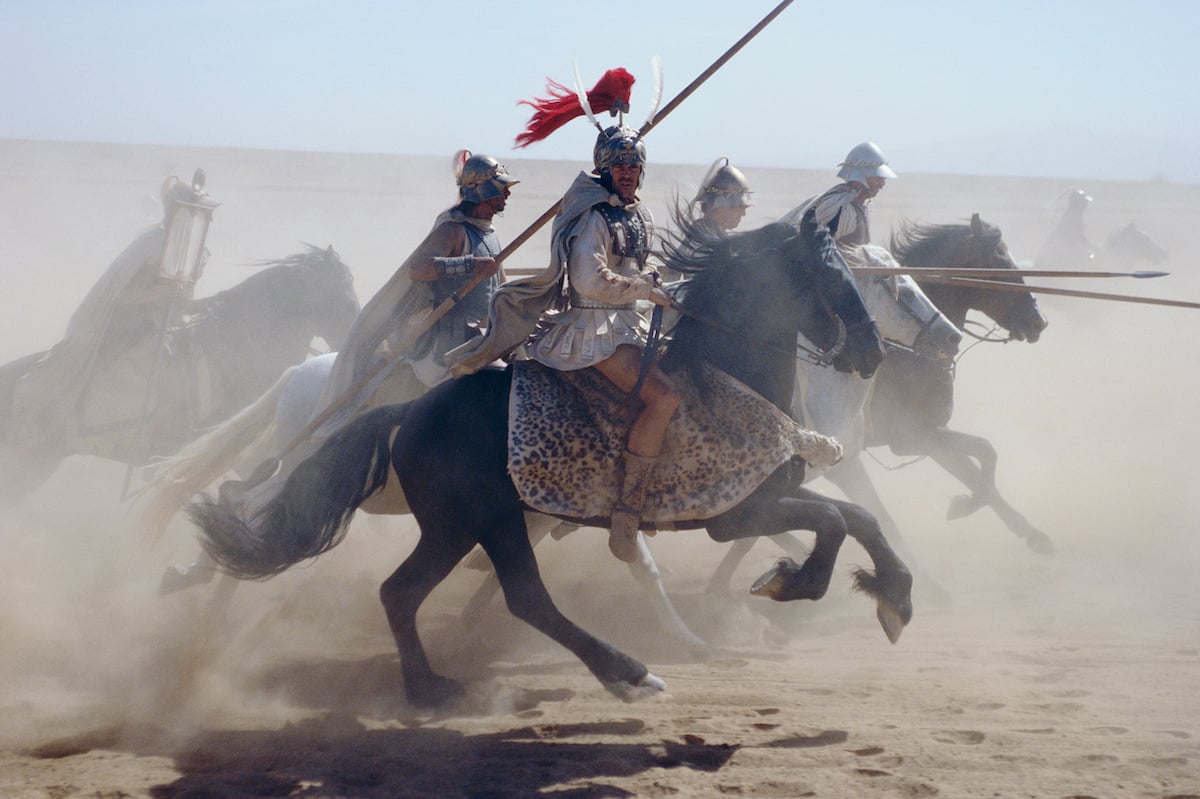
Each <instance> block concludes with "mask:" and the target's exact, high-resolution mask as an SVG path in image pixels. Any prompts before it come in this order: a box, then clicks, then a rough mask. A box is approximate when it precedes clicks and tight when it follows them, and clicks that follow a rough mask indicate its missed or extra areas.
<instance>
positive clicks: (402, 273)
mask: <svg viewBox="0 0 1200 799" xmlns="http://www.w3.org/2000/svg"><path fill="white" fill-rule="evenodd" d="M453 168H454V176H455V182H456V183H457V184H458V202H457V203H456V204H455V205H453V206H452V207H450V208H448V209H446V210H445V211H442V212H441V213H440V214H438V217H437V219H436V220H435V221H434V223H433V229H432V230H431V231H430V232H429V234H428V235H427V236H426V237H425V239H424V241H422V242H421V243H420V244H419V245H417V248H416V249H415V250H413V252H412V254H411V255H409V257H408V258H407V260H405V262H404V263H403V264H401V265H400V268H399V269H397V270H396V273H395V274H394V275H392V277H391V279H390V280H388V282H387V283H386V284H385V285H384V286H383V288H381V289H380V290H379V291H378V292H376V293H375V296H373V297H372V298H371V300H370V301H369V302H368V303H367V304H366V305H365V306H364V307H363V310H362V312H361V313H360V314H359V315H358V318H357V319H356V320H355V322H354V327H353V328H352V329H351V331H350V335H349V337H348V339H347V342H346V345H345V346H344V347H343V348H342V351H341V352H340V353H339V354H338V357H337V360H336V362H335V363H334V366H333V372H332V374H331V375H330V379H329V382H328V384H327V387H326V390H325V394H324V401H323V402H322V404H323V405H324V404H325V403H327V402H330V401H333V400H334V399H335V398H337V397H339V396H341V395H342V394H343V392H345V391H346V390H347V389H348V388H350V386H351V385H353V384H354V383H355V381H357V380H359V379H361V378H362V377H363V375H365V374H366V373H367V372H368V371H369V370H370V369H371V367H372V364H373V363H374V362H376V358H377V356H378V355H379V350H380V347H381V345H383V344H384V342H385V341H387V342H388V343H389V344H391V346H392V347H395V346H397V342H401V341H409V342H412V343H411V344H410V345H409V346H408V347H407V349H406V351H405V352H404V355H405V356H406V358H407V361H408V364H409V365H410V366H411V367H412V373H413V374H414V375H415V376H416V377H417V379H418V380H419V381H420V382H419V383H413V385H405V386H397V387H396V391H398V393H399V395H398V396H389V397H388V401H393V402H399V401H404V400H409V399H412V398H413V396H414V395H416V394H420V393H423V392H424V391H425V389H426V388H428V387H432V386H435V385H437V384H438V383H440V382H442V381H443V380H445V379H446V378H447V377H449V376H450V374H449V371H448V368H447V365H446V361H445V360H444V358H445V354H446V352H447V351H448V350H450V349H452V348H453V347H456V346H458V345H459V344H462V343H463V342H465V341H468V340H470V339H472V338H475V337H477V336H478V335H479V324H480V322H481V321H483V320H484V319H486V317H487V310H488V305H489V303H490V302H491V298H492V294H493V292H494V291H495V290H496V288H497V287H498V286H499V285H500V283H501V282H502V280H503V273H502V271H501V269H500V264H499V262H498V261H497V260H496V256H497V255H499V254H500V249H501V248H500V239H499V238H498V237H497V235H496V231H495V229H494V228H493V227H492V219H493V218H494V217H495V216H496V214H499V213H500V212H502V211H503V210H504V207H505V205H506V204H507V202H508V197H509V194H510V193H511V191H512V187H513V186H515V185H516V184H517V183H519V182H520V181H518V180H516V179H514V178H513V177H512V176H511V175H510V174H509V173H508V170H507V169H506V168H505V167H504V165H503V164H501V163H499V162H498V161H497V160H496V159H495V158H492V157H490V156H487V155H483V154H481V153H475V154H473V153H472V152H471V151H470V150H459V151H458V152H457V153H455V155H454V160H453ZM476 278H477V279H479V282H478V284H477V285H476V286H475V287H474V288H472V289H471V290H470V291H469V292H467V294H466V295H465V296H463V297H461V298H459V299H458V302H457V303H456V304H455V305H454V306H453V307H452V308H451V310H450V311H449V312H447V313H446V314H445V315H444V316H442V317H441V318H440V319H439V320H438V321H437V322H436V323H435V324H434V325H433V327H431V328H430V329H428V330H427V331H425V332H424V333H423V334H421V335H420V336H419V337H417V338H416V340H415V341H412V336H410V335H406V334H407V333H408V332H409V330H411V329H412V328H413V327H414V326H415V325H419V324H420V323H421V322H422V320H423V319H424V317H425V315H426V314H427V313H428V312H429V311H430V310H431V309H433V308H435V307H437V306H438V305H440V304H441V303H443V302H444V301H445V300H446V299H448V298H450V297H452V296H454V294H455V292H456V291H458V290H459V289H460V288H462V287H463V286H464V285H465V284H467V283H468V282H470V281H472V280H473V279H476ZM400 346H403V345H402V344H401V345H400ZM409 382H410V383H412V382H413V381H411V380H410V381H409ZM374 388H377V386H374V384H373V389H374ZM371 393H374V391H373V390H372V392H370V393H366V394H364V395H361V396H360V397H359V401H358V402H353V403H347V405H348V406H353V407H347V408H346V413H343V414H340V415H339V416H338V417H337V418H338V419H341V420H346V419H347V416H348V413H349V412H350V411H357V410H359V409H360V406H361V405H362V403H363V402H365V401H370V402H372V404H377V400H376V399H374V398H372V397H371ZM381 393H382V392H381Z"/></svg>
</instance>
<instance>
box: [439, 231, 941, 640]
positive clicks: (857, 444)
mask: <svg viewBox="0 0 1200 799" xmlns="http://www.w3.org/2000/svg"><path fill="white" fill-rule="evenodd" d="M861 253H862V258H861V264H859V262H858V259H856V261H855V265H863V266H875V267H884V268H895V267H897V266H898V264H897V263H896V261H895V260H894V259H893V258H892V256H891V253H889V252H888V251H887V250H886V249H883V248H882V247H875V246H872V245H867V246H865V247H863V248H862V250H861ZM854 282H855V284H856V285H857V287H858V291H859V294H860V295H861V296H862V298H863V304H864V305H865V306H866V308H867V310H868V312H870V314H871V318H872V319H874V320H875V324H876V327H877V328H878V330H879V333H880V335H881V336H882V337H883V339H884V344H885V346H886V347H887V349H888V351H889V352H891V351H895V350H899V351H907V352H914V353H916V354H918V355H920V356H922V357H926V358H932V359H934V360H945V359H948V358H952V357H953V356H954V355H955V353H957V351H958V347H959V343H960V341H961V340H962V334H961V333H960V332H959V330H958V328H956V327H955V326H954V325H953V324H951V323H950V322H949V321H948V320H947V319H946V318H945V317H944V316H943V315H942V313H941V312H940V311H939V310H938V309H937V307H936V306H935V305H934V304H933V303H932V302H931V301H930V300H929V298H928V297H926V296H925V293H924V292H923V291H922V290H921V288H920V286H918V285H917V283H916V281H915V280H913V278H911V277H909V276H907V275H880V274H870V273H866V272H859V273H856V274H855V276H854ZM802 343H804V344H806V345H807V346H809V347H815V346H816V345H815V344H814V343H813V342H810V341H807V340H806V339H805V340H803V341H802ZM873 382H874V376H873V375H872V376H871V377H867V378H864V377H862V376H861V375H857V374H853V373H847V372H842V371H838V370H836V369H830V368H828V367H827V366H824V365H819V364H814V363H811V362H809V361H801V362H800V363H799V369H798V371H797V375H796V393H795V398H794V400H793V406H792V415H793V416H794V417H795V418H797V419H798V420H800V421H801V422H802V423H803V424H804V425H805V426H806V427H808V428H810V429H812V430H816V431H817V432H820V433H824V434H826V435H830V436H833V437H834V438H836V439H837V440H838V442H839V443H840V444H841V446H842V452H843V457H842V460H841V461H840V462H839V463H838V464H837V465H835V466H832V467H830V468H829V469H827V470H821V469H814V468H811V467H810V468H808V469H806V470H805V475H804V481H805V482H808V481H810V480H812V479H815V478H817V477H819V476H824V477H827V478H828V477H829V475H830V474H831V473H836V472H838V471H839V470H841V469H842V468H844V467H845V466H846V465H847V464H848V463H852V462H854V461H855V459H856V458H857V457H858V455H859V453H860V452H861V451H862V449H863V447H864V446H865V437H866V422H865V411H866V406H867V400H868V397H869V396H870V392H871V387H872V385H873ZM571 531H572V528H570V527H568V526H565V525H564V526H560V527H558V528H557V529H551V525H547V524H541V525H538V526H536V527H535V526H533V525H532V524H531V525H530V530H529V534H530V540H531V541H532V542H533V543H534V545H535V546H536V545H537V544H538V543H539V542H540V541H541V540H542V539H543V538H544V537H545V536H546V534H547V533H549V534H550V535H552V536H553V537H555V538H561V537H563V536H564V535H566V534H567V533H568V532H571ZM772 540H773V541H774V542H775V543H776V544H778V545H779V546H781V547H782V548H783V549H784V551H785V552H786V553H787V554H788V555H789V556H790V557H792V558H798V559H803V558H804V556H805V554H807V553H806V550H804V549H803V548H802V545H801V543H800V542H799V540H798V539H796V538H795V537H794V536H793V535H791V534H790V533H781V534H779V535H777V536H774V537H773V538H772ZM754 543H755V541H754V539H751V538H742V539H738V540H736V541H734V542H733V543H732V544H731V545H730V546H729V550H728V552H727V553H726V555H725V557H724V558H723V559H722V561H721V563H720V565H719V566H718V567H717V570H716V572H715V573H714V574H713V575H712V577H711V578H710V579H709V585H708V590H709V591H710V592H715V591H719V590H724V589H726V588H727V587H728V585H729V583H730V580H731V578H732V576H733V573H734V570H735V569H736V568H737V566H738V564H739V563H740V562H741V561H742V560H743V559H744V558H745V556H746V554H747V553H748V552H749V551H750V549H751V548H752V547H753V546H754ZM471 565H473V566H474V567H476V568H479V569H481V570H490V563H487V562H486V561H485V560H484V559H472V561H471ZM629 570H630V572H631V573H632V575H633V577H634V579H635V580H636V581H637V582H638V584H639V585H641V586H642V588H643V589H644V590H645V592H646V594H647V597H648V600H649V602H650V603H651V606H652V607H653V608H654V610H655V613H656V615H657V617H658V620H659V623H660V625H661V626H662V627H663V629H664V632H665V633H667V634H668V635H671V636H672V637H673V638H674V639H675V641H676V642H677V643H679V644H681V645H683V646H684V647H686V648H688V649H691V650H695V651H703V650H704V649H705V648H706V647H707V645H706V644H705V643H704V641H703V640H702V639H700V638H699V637H698V636H696V635H695V634H694V633H693V632H692V631H691V630H689V629H688V628H687V626H686V624H685V623H684V622H683V620H682V618H681V617H680V615H679V613H678V612H677V611H676V610H675V608H674V606H673V605H672V604H671V600H670V599H669V598H668V596H667V592H666V588H665V586H664V585H663V583H662V577H661V572H660V571H659V568H658V565H657V564H656V563H655V561H654V558H653V556H652V555H651V554H650V551H649V549H648V548H647V547H646V546H645V543H644V541H643V542H639V558H638V560H636V561H635V562H633V563H630V564H629ZM499 588H500V584H499V581H498V580H497V579H496V576H495V573H494V572H491V573H489V574H488V576H487V577H486V578H485V580H484V582H483V584H482V585H480V587H479V588H478V589H477V590H476V592H475V594H474V595H473V596H472V597H471V598H470V600H468V602H467V604H466V606H465V608H464V610H463V612H462V614H461V615H462V618H463V619H464V620H465V621H468V620H471V619H474V618H478V617H479V615H480V611H481V609H482V608H483V607H484V606H485V605H486V604H487V603H488V602H489V601H490V600H491V598H492V597H493V596H494V595H495V593H496V592H497V591H498V590H499Z"/></svg>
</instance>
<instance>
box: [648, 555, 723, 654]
mask: <svg viewBox="0 0 1200 799" xmlns="http://www.w3.org/2000/svg"><path fill="white" fill-rule="evenodd" d="M629 573H630V574H632V575H633V579H635V580H637V582H638V585H640V586H641V587H642V590H643V591H645V592H646V594H647V595H649V598H650V605H651V606H652V607H653V608H654V615H655V616H657V617H658V623H659V626H661V627H662V628H663V629H664V630H666V632H667V633H668V634H670V635H671V636H672V637H673V638H674V639H675V641H676V642H677V643H678V644H679V645H680V646H682V647H683V648H684V650H686V651H687V652H688V653H689V654H690V655H693V656H697V655H701V654H704V653H706V652H708V642H707V641H705V640H704V639H703V638H701V637H700V636H698V635H696V634H695V633H694V632H692V631H691V629H689V628H688V626H687V624H685V623H684V621H683V618H682V617H680V615H679V611H677V610H675V605H674V604H673V603H672V602H671V598H670V597H669V596H667V589H666V587H665V586H663V581H662V573H661V572H660V571H659V570H658V564H657V563H655V561H654V556H653V555H651V554H650V547H648V546H647V545H646V537H645V536H644V535H642V534H641V533H638V536H637V559H636V560H634V561H633V562H632V563H630V564H629Z"/></svg>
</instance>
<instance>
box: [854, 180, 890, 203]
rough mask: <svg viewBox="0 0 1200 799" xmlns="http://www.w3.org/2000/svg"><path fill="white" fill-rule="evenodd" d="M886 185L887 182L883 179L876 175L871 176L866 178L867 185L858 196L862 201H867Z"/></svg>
mask: <svg viewBox="0 0 1200 799" xmlns="http://www.w3.org/2000/svg"><path fill="white" fill-rule="evenodd" d="M886 183H887V180H886V179H885V178H881V177H879V176H878V175H871V176H870V177H869V178H867V184H866V186H865V187H863V190H862V191H861V192H859V194H860V195H861V196H862V198H863V199H864V200H869V199H871V198H872V197H874V196H875V195H876V194H878V193H879V192H880V191H881V190H882V189H883V187H884V184H886Z"/></svg>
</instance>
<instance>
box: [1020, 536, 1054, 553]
mask: <svg viewBox="0 0 1200 799" xmlns="http://www.w3.org/2000/svg"><path fill="white" fill-rule="evenodd" d="M1025 546H1027V547H1029V548H1030V549H1031V550H1033V551H1034V552H1036V553H1038V554H1039V555H1055V554H1058V550H1057V549H1055V548H1054V542H1052V541H1051V540H1050V537H1049V536H1047V535H1046V534H1045V533H1038V534H1037V535H1031V536H1029V537H1027V538H1026V539H1025Z"/></svg>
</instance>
